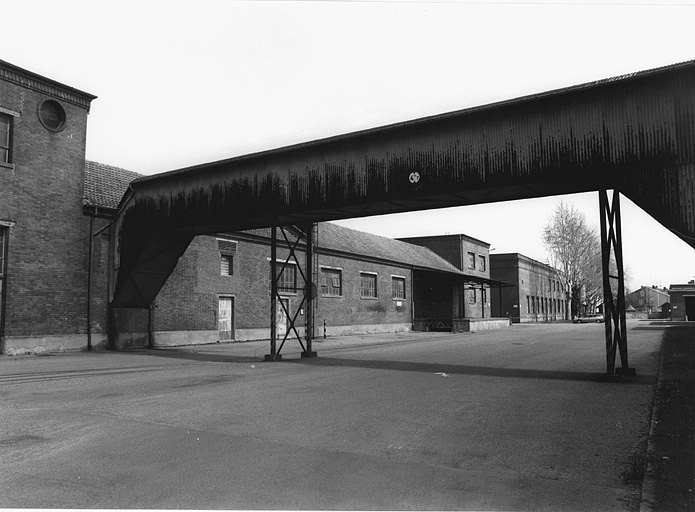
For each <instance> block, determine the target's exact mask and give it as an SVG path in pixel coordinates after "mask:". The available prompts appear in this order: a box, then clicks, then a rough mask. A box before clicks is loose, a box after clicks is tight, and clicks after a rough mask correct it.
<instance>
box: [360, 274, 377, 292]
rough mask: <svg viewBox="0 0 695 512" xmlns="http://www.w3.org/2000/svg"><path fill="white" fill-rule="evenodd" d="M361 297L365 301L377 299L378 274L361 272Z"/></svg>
mask: <svg viewBox="0 0 695 512" xmlns="http://www.w3.org/2000/svg"><path fill="white" fill-rule="evenodd" d="M360 297H361V298H363V299H376V298H377V289H376V274H374V273H373V272H360Z"/></svg>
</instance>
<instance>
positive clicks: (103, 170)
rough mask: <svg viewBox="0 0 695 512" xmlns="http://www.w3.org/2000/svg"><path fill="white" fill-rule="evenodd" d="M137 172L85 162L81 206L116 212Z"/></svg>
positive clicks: (139, 175)
mask: <svg viewBox="0 0 695 512" xmlns="http://www.w3.org/2000/svg"><path fill="white" fill-rule="evenodd" d="M141 176H142V174H139V173H137V172H133V171H129V170H127V169H122V168H120V167H114V166H113V165H106V164H101V163H99V162H92V161H90V160H86V161H85V163H84V197H83V201H82V204H84V205H85V206H96V207H98V208H109V209H113V210H116V209H117V208H118V204H119V203H120V201H121V198H122V197H123V194H125V192H126V190H128V185H129V184H130V182H131V181H133V180H134V179H135V178H139V177H141Z"/></svg>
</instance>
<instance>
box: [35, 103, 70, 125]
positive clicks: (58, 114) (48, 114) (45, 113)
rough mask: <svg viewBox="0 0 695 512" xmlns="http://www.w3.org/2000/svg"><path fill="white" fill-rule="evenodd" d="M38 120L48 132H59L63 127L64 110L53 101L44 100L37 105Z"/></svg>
mask: <svg viewBox="0 0 695 512" xmlns="http://www.w3.org/2000/svg"><path fill="white" fill-rule="evenodd" d="M39 119H40V120H41V124H43V125H44V126H45V127H46V128H48V129H49V130H51V131H54V132H59V131H60V130H62V129H63V127H64V126H65V109H64V108H63V107H62V105H61V104H60V103H58V102H57V101H55V100H46V101H44V102H43V103H41V105H39Z"/></svg>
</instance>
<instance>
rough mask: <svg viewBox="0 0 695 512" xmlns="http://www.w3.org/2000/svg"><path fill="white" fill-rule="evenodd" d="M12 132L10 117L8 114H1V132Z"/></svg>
mask: <svg viewBox="0 0 695 512" xmlns="http://www.w3.org/2000/svg"><path fill="white" fill-rule="evenodd" d="M9 131H10V116H8V115H6V114H0V132H9Z"/></svg>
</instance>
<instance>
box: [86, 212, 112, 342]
mask: <svg viewBox="0 0 695 512" xmlns="http://www.w3.org/2000/svg"><path fill="white" fill-rule="evenodd" d="M93 208H94V210H93V211H92V215H91V216H90V217H89V263H88V269H87V350H92V281H93V276H94V239H95V238H96V237H97V236H99V235H100V234H101V233H103V232H104V231H106V230H107V229H109V228H110V227H111V224H113V222H109V223H108V224H107V225H106V226H104V227H103V228H101V229H100V230H98V231H97V232H96V233H95V232H94V218H95V217H97V215H99V208H98V207H97V206H93Z"/></svg>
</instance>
